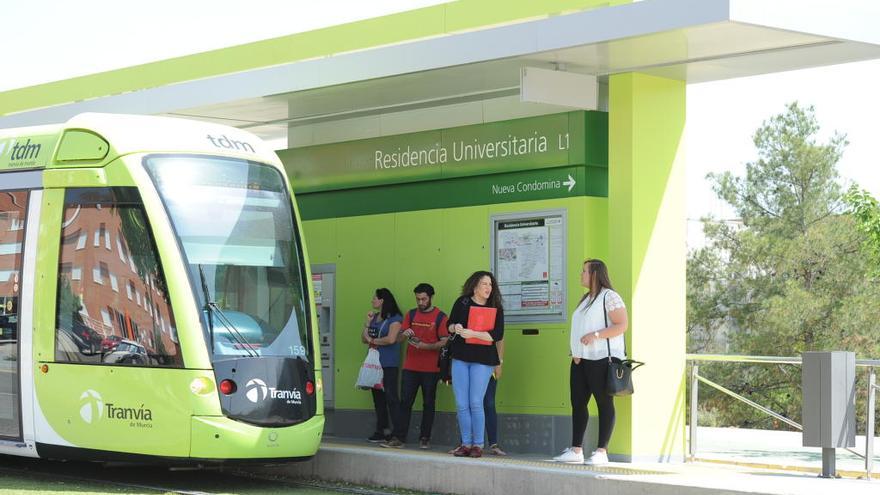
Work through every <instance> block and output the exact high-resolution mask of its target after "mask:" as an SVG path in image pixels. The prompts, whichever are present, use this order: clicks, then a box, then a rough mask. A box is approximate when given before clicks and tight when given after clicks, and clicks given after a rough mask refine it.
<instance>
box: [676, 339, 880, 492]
mask: <svg viewBox="0 0 880 495" xmlns="http://www.w3.org/2000/svg"><path fill="white" fill-rule="evenodd" d="M687 361H688V362H690V363H692V364H691V383H690V389H691V403H690V413H691V421H690V431H689V446H688V453H689V455H690V458H691V459H693V458H695V457H696V454H697V427H698V423H699V421H698V420H697V419H698V414H699V412H698V407H697V406H698V402H699V390H700V382H702V383H705V384H706V385H708V386H710V387H712V388H714V389H716V390H718V391H720V392H722V393H724V394H726V395H729V396H731V397H733V398H734V399H736V400H739V401H741V402H743V403H745V404H748V405H749V406H751V407H753V408H755V409H757V410H759V411H761V412H763V413H764V414H767V415H768V416H771V417H773V418H775V419H778V420H779V421H782V422H784V423H786V424H788V425H790V426H792V427H793V428H795V429H798V430H801V431H803V426H801V425H800V424H798V423H797V422H795V421H793V420H791V419H789V418H786V417H785V416H783V415H781V414H778V413H776V412H774V411H772V410H770V409H768V408H766V407H764V406H762V405H760V404H758V403H757V402H754V401H752V400H750V399H747V398H745V397H743V396H742V395H740V394H737V393H736V392H734V391H732V390H730V389H728V388H725V387H724V386H722V385H719V384H717V383H715V382H713V381H712V380H709V379H708V378H706V377H704V376H701V375H700V366H699V364H697V363H699V362H724V363H753V364H791V365H801V364H803V362H802V359H801V358H800V357H778V356H737V355H724V354H688V355H687ZM856 367H862V368H867V369H868V385H867V387H866V388H867V392H868V400H867V411H866V412H867V415H866V421H865V422H866V425H865V453H864V455H862V454H861V453H860V452H856V451H854V450H852V449H846V450H848V451H850V452H852V453H854V454H856V455H857V456H859V457H862V458H864V459H865V478H866V479H869V480H870V479H871V473H872V471H873V470H874V424H875V417H876V411H877V402H876V393H877V391H878V390H880V386H878V385H877V374H876V370H875V368H877V367H880V359H857V360H856Z"/></svg>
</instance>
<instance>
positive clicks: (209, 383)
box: [189, 376, 214, 395]
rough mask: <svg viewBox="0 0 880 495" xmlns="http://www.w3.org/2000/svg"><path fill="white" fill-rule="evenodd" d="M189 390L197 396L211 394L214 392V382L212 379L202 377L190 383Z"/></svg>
mask: <svg viewBox="0 0 880 495" xmlns="http://www.w3.org/2000/svg"><path fill="white" fill-rule="evenodd" d="M189 389H190V391H192V393H194V394H196V395H205V394H209V393H211V392H213V391H214V381H213V380H211V379H210V378H207V377H204V376H200V377H198V378H195V379H193V381H192V382H190V384H189Z"/></svg>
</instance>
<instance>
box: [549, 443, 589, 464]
mask: <svg viewBox="0 0 880 495" xmlns="http://www.w3.org/2000/svg"><path fill="white" fill-rule="evenodd" d="M553 460H554V461H556V462H565V463H568V464H581V463H583V462H584V451H583V450H581V451H580V452H575V451H574V449H572V448H571V447H569V448H567V449H565V450H563V451H562V454H560V455H558V456H556V457H554V458H553Z"/></svg>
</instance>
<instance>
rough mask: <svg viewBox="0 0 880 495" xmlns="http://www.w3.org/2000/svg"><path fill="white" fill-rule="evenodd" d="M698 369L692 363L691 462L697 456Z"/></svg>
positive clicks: (689, 447) (689, 446)
mask: <svg viewBox="0 0 880 495" xmlns="http://www.w3.org/2000/svg"><path fill="white" fill-rule="evenodd" d="M699 371H700V367H699V366H698V365H697V364H696V363H694V365H693V366H692V367H691V424H690V437H689V438H690V442H688V449H689V453H690V457H691V460H693V459H694V458H695V457H696V455H697V423H698V422H699V421H697V416H698V413H697V402H698V399H699V391H700V380H699V379H698V377H699V376H700V375H699Z"/></svg>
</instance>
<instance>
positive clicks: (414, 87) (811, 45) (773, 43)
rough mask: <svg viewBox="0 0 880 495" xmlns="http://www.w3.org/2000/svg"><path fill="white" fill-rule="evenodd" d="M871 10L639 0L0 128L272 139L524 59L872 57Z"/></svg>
mask: <svg viewBox="0 0 880 495" xmlns="http://www.w3.org/2000/svg"><path fill="white" fill-rule="evenodd" d="M878 21H880V2H877V1H875V0H835V1H830V0H826V1H818V0H644V1H639V2H634V3H631V4H625V5H620V6H615V7H603V8H595V9H591V10H584V11H578V12H573V13H567V14H560V15H553V16H545V17H541V18H537V19H532V20H525V21H518V22H515V23H509V24H502V25H496V26H490V27H483V28H479V29H475V30H470V31H464V32H455V33H450V34H446V35H442V36H434V37H427V38H422V39H415V40H411V41H406V42H402V43H397V44H391V45H386V46H379V47H375V48H368V49H362V50H357V51H350V52H345V53H337V54H333V55H330V56H325V57H318V58H313V59H308V60H302V61H296V62H290V63H286V64H281V65H275V66H270V67H262V68H256V69H251V70H246V71H242V72H235V73H230V74H222V75H216V76H211V77H206V78H201V79H197V80H191V81H183V82H177V83H174V84H169V85H164V86H159V87H154V88H148V89H140V90H133V91H131V92H127V93H123V94H117V95H111V96H101V97H95V98H91V99H87V100H84V101H77V102H71V103H63V104H59V105H55V106H50V107H46V108H39V109H31V110H25V111H20V112H18V113H13V114H9V115H5V116H2V117H0V128H2V127H17V126H24V125H38V124H45V123H53V122H61V121H65V120H67V119H68V118H70V117H71V116H73V115H76V114H78V113H81V112H87V111H97V112H113V113H140V114H162V115H173V116H182V117H188V118H195V119H201V120H207V121H213V122H218V123H223V124H227V125H232V126H235V127H239V128H243V129H248V130H249V131H251V132H253V133H255V134H257V135H258V136H260V137H262V138H264V139H269V140H274V139H282V138H286V137H287V136H288V133H289V131H290V129H293V128H296V127H298V126H308V125H310V124H318V123H323V122H333V121H337V120H347V119H354V118H358V117H367V116H372V115H379V114H387V113H395V112H404V111H407V110H415V109H424V108H433V107H444V106H448V105H455V104H457V103H463V102H471V101H487V100H498V101H500V102H504V104H505V105H513V106H515V105H535V104H534V103H521V102H520V99H519V94H520V73H521V70H522V68H523V67H535V68H543V69H553V70H562V71H567V72H573V73H580V74H588V75H595V76H598V78H599V79H598V80H599V82H600V88H601V87H602V83H603V82H607V78H608V76H610V75H613V74H620V73H628V72H639V73H645V74H650V75H656V76H661V77H666V78H672V79H678V80H684V81H687V82H688V83H700V82H706V81H715V80H722V79H729V78H736V77H743V76H752V75H758V74H766V73H772V72H781V71H788V70H794V69H803V68H810V67H818V66H827V65H834V64H841V63H847V62H855V61H862V60H868V59H874V58H878V57H880V29H877V28H876V26H877V25H878ZM737 97H741V98H748V97H749V96H748V95H738V96H737ZM601 100H602V99H601V98H600V101H601ZM606 100H607V99H606ZM555 109H556V110H557V111H559V110H560V109H561V110H565V108H560V107H555Z"/></svg>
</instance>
